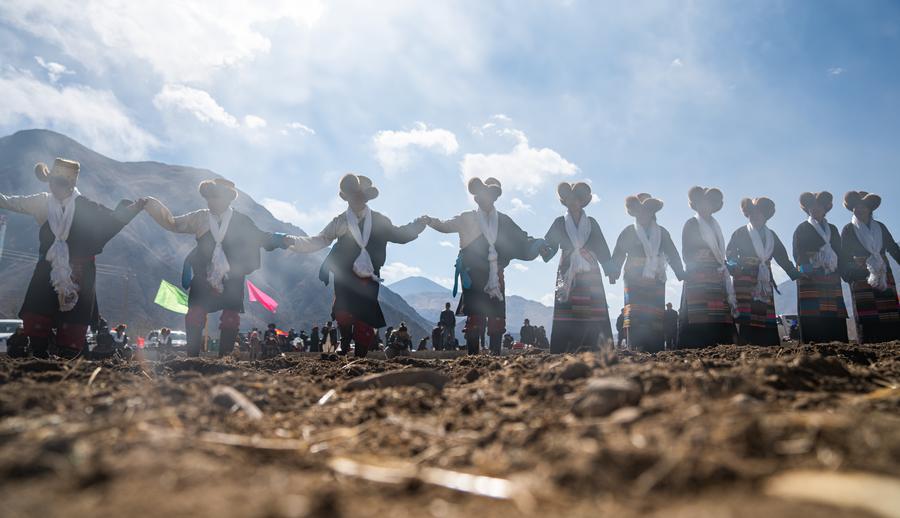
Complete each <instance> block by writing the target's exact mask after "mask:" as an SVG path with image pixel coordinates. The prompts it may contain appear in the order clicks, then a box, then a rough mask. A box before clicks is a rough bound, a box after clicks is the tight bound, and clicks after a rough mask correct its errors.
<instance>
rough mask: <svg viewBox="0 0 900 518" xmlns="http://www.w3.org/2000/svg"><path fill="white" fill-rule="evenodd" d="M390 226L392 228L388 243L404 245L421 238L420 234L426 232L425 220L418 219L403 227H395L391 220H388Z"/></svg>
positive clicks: (422, 218)
mask: <svg viewBox="0 0 900 518" xmlns="http://www.w3.org/2000/svg"><path fill="white" fill-rule="evenodd" d="M388 225H389V228H390V232H389V234H390V235H389V236H388V241H390V242H391V243H399V244H401V245H402V244H405V243H409V242H410V241H412V240H414V239H415V238H417V237H419V234H421V233H422V232H423V231H424V230H425V218H424V217H421V218H416V219H415V220H413V221H412V222H411V223H407V224H406V225H403V226H402V227H395V226H394V224H393V223H391V220H388Z"/></svg>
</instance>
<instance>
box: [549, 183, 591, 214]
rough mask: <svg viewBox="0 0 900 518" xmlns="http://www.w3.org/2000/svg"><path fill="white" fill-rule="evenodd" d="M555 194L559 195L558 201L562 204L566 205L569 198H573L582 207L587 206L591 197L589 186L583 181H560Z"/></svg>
mask: <svg viewBox="0 0 900 518" xmlns="http://www.w3.org/2000/svg"><path fill="white" fill-rule="evenodd" d="M556 194H557V195H558V196H559V202H560V203H562V204H563V205H568V203H569V200H575V201H577V202H578V205H579V206H581V208H582V209H583V208H585V207H587V206H588V205H589V204H590V203H591V200H592V199H593V196H592V195H591V186H590V185H588V184H587V183H585V182H576V183H568V182H562V183H560V184H559V186H557V188H556Z"/></svg>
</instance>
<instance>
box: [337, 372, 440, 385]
mask: <svg viewBox="0 0 900 518" xmlns="http://www.w3.org/2000/svg"><path fill="white" fill-rule="evenodd" d="M449 381H450V378H449V377H447V376H446V375H444V374H441V373H440V372H437V371H434V370H431V369H403V370H397V371H390V372H382V373H379V374H370V375H368V376H363V377H361V378H357V379H355V380H352V381H350V382H348V383H347V384H346V385H344V390H364V389H369V388H386V387H414V386H416V385H430V386H432V387H434V388H436V389H438V390H443V388H444V385H446V384H447V382H449Z"/></svg>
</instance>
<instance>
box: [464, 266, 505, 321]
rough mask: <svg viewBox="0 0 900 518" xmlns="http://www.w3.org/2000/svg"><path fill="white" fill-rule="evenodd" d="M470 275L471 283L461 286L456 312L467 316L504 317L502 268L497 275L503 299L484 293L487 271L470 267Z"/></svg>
mask: <svg viewBox="0 0 900 518" xmlns="http://www.w3.org/2000/svg"><path fill="white" fill-rule="evenodd" d="M470 275H471V279H472V285H471V286H470V287H469V288H465V287H464V288H463V290H462V295H461V296H460V297H459V305H458V306H457V308H456V314H457V315H459V316H467V317H490V318H506V300H505V298H506V280H505V278H504V275H503V270H502V269H501V270H500V271H499V272H498V276H499V277H500V293H502V294H503V295H504V300H500V299H495V298H493V297H491V296H490V295H488V294H487V293H485V291H484V287H485V286H486V285H487V278H488V275H487V273H485V272H484V271H481V270H477V269H470Z"/></svg>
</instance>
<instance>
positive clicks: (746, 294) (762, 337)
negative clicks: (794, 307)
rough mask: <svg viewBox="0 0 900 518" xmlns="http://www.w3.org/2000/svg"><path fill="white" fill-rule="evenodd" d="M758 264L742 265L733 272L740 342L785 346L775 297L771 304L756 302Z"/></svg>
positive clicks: (771, 295) (772, 298) (770, 298)
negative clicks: (780, 332)
mask: <svg viewBox="0 0 900 518" xmlns="http://www.w3.org/2000/svg"><path fill="white" fill-rule="evenodd" d="M758 272H759V266H758V264H753V263H752V262H751V263H749V264H746V265H740V266H738V267H736V268H735V269H734V271H733V272H732V278H733V279H734V294H735V298H736V299H737V316H736V317H735V319H734V320H735V323H736V324H737V327H738V340H739V343H741V344H742V345H781V337H780V336H779V334H778V320H777V318H776V315H775V296H774V294H770V295H769V297H768V300H765V301H760V300H756V299H754V298H753V289H754V288H755V287H756V276H757V274H758Z"/></svg>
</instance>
